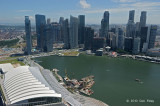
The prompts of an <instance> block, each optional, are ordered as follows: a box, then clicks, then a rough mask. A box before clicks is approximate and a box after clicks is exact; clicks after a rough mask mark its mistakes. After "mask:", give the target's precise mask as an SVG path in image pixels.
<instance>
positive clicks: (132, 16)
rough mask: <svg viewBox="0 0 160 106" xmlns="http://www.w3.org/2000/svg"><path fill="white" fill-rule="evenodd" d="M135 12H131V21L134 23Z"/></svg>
mask: <svg viewBox="0 0 160 106" xmlns="http://www.w3.org/2000/svg"><path fill="white" fill-rule="evenodd" d="M134 15H135V10H131V11H129V20H130V21H133V22H134Z"/></svg>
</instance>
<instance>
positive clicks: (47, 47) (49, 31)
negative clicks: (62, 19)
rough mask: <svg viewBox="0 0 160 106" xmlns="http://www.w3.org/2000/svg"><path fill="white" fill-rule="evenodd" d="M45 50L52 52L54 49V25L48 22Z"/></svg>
mask: <svg viewBox="0 0 160 106" xmlns="http://www.w3.org/2000/svg"><path fill="white" fill-rule="evenodd" d="M44 42H45V43H44V48H43V51H44V52H52V51H53V38H52V26H51V24H47V25H46V27H45V39H44Z"/></svg>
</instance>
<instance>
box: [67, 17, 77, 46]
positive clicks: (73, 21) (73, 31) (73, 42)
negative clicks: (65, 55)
mask: <svg viewBox="0 0 160 106" xmlns="http://www.w3.org/2000/svg"><path fill="white" fill-rule="evenodd" d="M69 38H70V39H69V40H70V48H71V49H74V48H77V47H78V18H76V17H73V16H70V28H69Z"/></svg>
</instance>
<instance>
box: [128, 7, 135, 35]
mask: <svg viewBox="0 0 160 106" xmlns="http://www.w3.org/2000/svg"><path fill="white" fill-rule="evenodd" d="M134 14H135V10H131V11H129V19H128V23H127V28H126V37H132V38H133V37H135V29H136V27H135V23H134Z"/></svg>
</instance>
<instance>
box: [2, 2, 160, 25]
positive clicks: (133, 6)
mask: <svg viewBox="0 0 160 106" xmlns="http://www.w3.org/2000/svg"><path fill="white" fill-rule="evenodd" d="M130 10H135V22H139V21H140V15H141V11H147V24H160V21H159V17H160V14H157V13H158V12H160V1H159V0H154V2H153V1H151V0H101V1H98V0H94V1H92V0H74V1H73V0H72V1H71V0H69V2H68V1H66V0H61V1H60V0H53V1H51V0H38V1H37V0H34V1H31V0H27V1H25V3H24V1H19V0H14V2H11V1H9V0H5V1H1V4H0V12H1V14H0V24H5V23H7V24H9V23H10V24H22V23H24V16H29V17H30V20H31V24H35V15H36V14H42V15H45V16H46V18H51V21H54V22H55V21H59V18H60V17H64V18H68V19H69V17H70V15H73V16H75V17H78V15H85V17H86V24H100V22H101V19H102V17H103V13H104V11H109V13H110V23H111V24H126V23H127V22H128V16H129V15H128V13H129V11H130Z"/></svg>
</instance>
